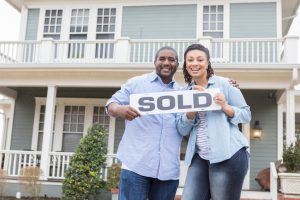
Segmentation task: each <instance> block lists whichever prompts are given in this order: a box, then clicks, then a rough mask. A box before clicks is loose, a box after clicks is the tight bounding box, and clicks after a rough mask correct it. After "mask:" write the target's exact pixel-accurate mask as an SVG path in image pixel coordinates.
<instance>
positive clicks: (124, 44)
mask: <svg viewBox="0 0 300 200" xmlns="http://www.w3.org/2000/svg"><path fill="white" fill-rule="evenodd" d="M297 40H298V38H295V37H292V36H291V37H286V38H283V39H277V38H230V39H220V38H210V37H204V38H200V39H130V38H120V39H116V40H96V41H85V40H69V41H57V40H52V39H44V40H42V41H24V42H0V64H1V63H152V62H153V60H154V57H155V55H154V54H155V52H156V51H157V50H158V49H159V48H160V47H162V46H171V47H173V48H174V49H176V50H177V52H178V55H179V61H180V62H182V59H183V53H184V50H185V49H186V47H187V46H188V45H190V44H192V43H201V44H203V45H204V46H206V47H207V48H208V49H209V50H210V54H211V61H212V62H214V63H229V64H276V63H297V56H296V54H295V52H297Z"/></svg>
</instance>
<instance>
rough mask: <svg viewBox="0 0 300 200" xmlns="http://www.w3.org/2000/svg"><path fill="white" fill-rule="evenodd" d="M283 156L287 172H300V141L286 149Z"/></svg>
mask: <svg viewBox="0 0 300 200" xmlns="http://www.w3.org/2000/svg"><path fill="white" fill-rule="evenodd" d="M282 158H283V164H284V166H285V167H286V172H300V142H298V143H296V144H295V145H293V144H291V146H289V147H288V148H286V149H284V151H283V155H282Z"/></svg>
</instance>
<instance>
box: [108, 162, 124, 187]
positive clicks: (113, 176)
mask: <svg viewBox="0 0 300 200" xmlns="http://www.w3.org/2000/svg"><path fill="white" fill-rule="evenodd" d="M120 173H121V165H120V164H117V163H115V164H112V165H111V166H110V167H109V168H108V172H107V188H108V189H109V190H111V189H119V181H120Z"/></svg>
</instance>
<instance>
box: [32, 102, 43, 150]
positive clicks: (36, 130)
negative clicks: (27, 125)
mask: <svg viewBox="0 0 300 200" xmlns="http://www.w3.org/2000/svg"><path fill="white" fill-rule="evenodd" d="M41 105H42V104H41V103H40V102H37V101H36V102H35V110H34V120H33V130H32V138H31V149H32V150H35V151H37V146H38V135H39V121H40V120H39V119H40V110H41V109H40V108H41Z"/></svg>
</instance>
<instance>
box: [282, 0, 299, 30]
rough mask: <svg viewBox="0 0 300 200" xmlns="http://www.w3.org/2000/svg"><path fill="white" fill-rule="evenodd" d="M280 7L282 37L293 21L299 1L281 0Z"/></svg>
mask: <svg viewBox="0 0 300 200" xmlns="http://www.w3.org/2000/svg"><path fill="white" fill-rule="evenodd" d="M281 5H282V35H283V36H285V35H286V34H287V33H288V31H289V29H290V26H291V24H292V22H293V20H294V17H295V15H296V13H297V10H298V7H299V5H300V0H281Z"/></svg>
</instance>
